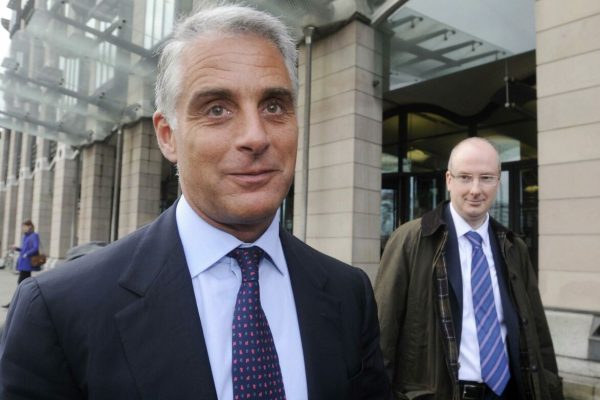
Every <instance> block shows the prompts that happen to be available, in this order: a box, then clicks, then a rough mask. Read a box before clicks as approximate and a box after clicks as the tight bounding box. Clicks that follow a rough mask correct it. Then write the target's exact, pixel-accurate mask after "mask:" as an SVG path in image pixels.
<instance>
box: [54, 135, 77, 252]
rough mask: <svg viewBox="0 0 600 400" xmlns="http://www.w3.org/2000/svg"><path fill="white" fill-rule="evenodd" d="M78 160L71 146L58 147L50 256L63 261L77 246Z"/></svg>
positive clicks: (60, 145) (61, 145)
mask: <svg viewBox="0 0 600 400" xmlns="http://www.w3.org/2000/svg"><path fill="white" fill-rule="evenodd" d="M76 178H77V159H76V158H75V154H74V153H73V151H72V150H71V149H70V147H69V146H67V145H64V144H59V145H58V150H57V154H56V158H55V164H54V186H53V193H54V195H53V196H52V219H51V223H50V226H51V227H52V232H51V234H50V247H49V255H50V257H52V258H56V259H61V258H64V257H65V254H66V252H67V250H68V249H69V248H71V247H72V246H73V245H75V244H77V243H75V242H74V241H73V240H72V239H73V237H74V232H73V229H74V228H75V226H74V223H75V218H76V217H77V216H76V214H75V212H74V209H75V201H76V195H77V192H76V190H77V185H76V182H75V180H76Z"/></svg>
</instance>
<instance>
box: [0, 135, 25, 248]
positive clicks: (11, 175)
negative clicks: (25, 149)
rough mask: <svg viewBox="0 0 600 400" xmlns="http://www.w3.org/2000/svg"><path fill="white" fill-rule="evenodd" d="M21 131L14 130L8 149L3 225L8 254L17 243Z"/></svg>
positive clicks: (3, 236)
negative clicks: (9, 249) (16, 225)
mask: <svg viewBox="0 0 600 400" xmlns="http://www.w3.org/2000/svg"><path fill="white" fill-rule="evenodd" d="M22 135H23V134H22V133H21V132H13V133H12V134H11V135H10V145H9V150H8V168H7V174H6V196H5V198H4V225H3V227H2V252H3V254H6V250H7V249H8V247H9V246H11V245H13V244H18V241H17V242H16V243H15V240H14V239H15V234H16V231H15V223H16V222H15V221H16V220H17V219H16V213H17V192H18V188H17V172H18V167H17V152H18V147H19V141H20V140H21V136H22Z"/></svg>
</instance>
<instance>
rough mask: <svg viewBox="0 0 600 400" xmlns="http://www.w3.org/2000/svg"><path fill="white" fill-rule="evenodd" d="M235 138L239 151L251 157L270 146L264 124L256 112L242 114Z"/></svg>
mask: <svg viewBox="0 0 600 400" xmlns="http://www.w3.org/2000/svg"><path fill="white" fill-rule="evenodd" d="M240 122H241V124H240V125H241V126H240V127H239V129H240V130H239V132H240V134H239V136H238V138H237V147H238V149H239V150H241V151H243V152H246V153H250V154H253V155H260V154H262V153H264V151H265V150H266V149H267V148H268V147H269V145H270V139H269V136H268V133H267V130H266V127H265V122H264V121H263V119H262V118H261V117H260V115H259V113H258V110H254V111H246V112H244V113H243V118H242V119H241V121H240Z"/></svg>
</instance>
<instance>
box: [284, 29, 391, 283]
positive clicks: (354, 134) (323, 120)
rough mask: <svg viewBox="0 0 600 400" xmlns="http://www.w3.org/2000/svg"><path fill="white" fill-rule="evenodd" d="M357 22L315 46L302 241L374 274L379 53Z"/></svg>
mask: <svg viewBox="0 0 600 400" xmlns="http://www.w3.org/2000/svg"><path fill="white" fill-rule="evenodd" d="M377 36H378V34H377V33H376V32H375V31H374V30H373V29H372V28H371V27H369V26H367V25H365V24H364V23H362V22H360V21H353V22H351V23H349V24H348V25H346V26H345V27H344V28H342V29H341V30H340V31H338V32H336V33H335V34H332V35H330V36H328V37H327V38H325V39H323V40H320V41H318V42H316V43H315V44H314V45H313V56H312V58H313V61H312V100H311V102H312V103H311V107H312V108H311V122H310V124H311V126H310V149H309V173H308V216H307V227H306V228H307V230H306V241H307V243H308V244H310V245H311V246H313V247H315V248H317V249H319V250H321V251H323V252H325V253H327V254H330V255H331V256H333V257H336V258H338V259H340V260H343V261H345V262H347V263H349V264H352V265H355V266H358V267H361V268H363V269H364V270H365V271H366V272H367V273H368V274H369V276H370V277H371V278H372V279H373V278H374V277H375V274H376V271H377V267H378V265H379V253H380V233H379V225H380V222H379V220H380V217H379V213H380V210H379V207H380V205H379V203H380V198H381V194H380V190H381V132H382V100H381V89H382V85H381V84H380V82H381V80H382V78H381V65H382V51H381V47H380V46H381V41H380V40H377V39H376V38H377ZM305 59H306V57H305V54H304V48H302V49H301V56H300V65H299V72H300V82H301V88H300V93H299V99H298V103H299V104H298V107H299V112H298V120H299V123H300V124H301V126H300V138H299V149H298V162H297V165H296V177H295V184H294V232H295V233H296V234H298V232H302V231H303V229H304V227H303V226H302V225H303V220H302V218H301V210H302V208H303V207H304V204H303V196H302V181H303V176H302V143H303V140H302V134H303V126H302V124H303V113H304V107H305V104H304V94H303V93H304V87H305V82H304V70H305V66H304V61H305Z"/></svg>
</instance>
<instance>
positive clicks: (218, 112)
mask: <svg viewBox="0 0 600 400" xmlns="http://www.w3.org/2000/svg"><path fill="white" fill-rule="evenodd" d="M226 111H227V110H225V107H223V106H219V105H216V106H212V107H211V108H210V109H209V110H208V114H209V115H211V116H214V117H221V116H223V115H224V114H225V113H226Z"/></svg>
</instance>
